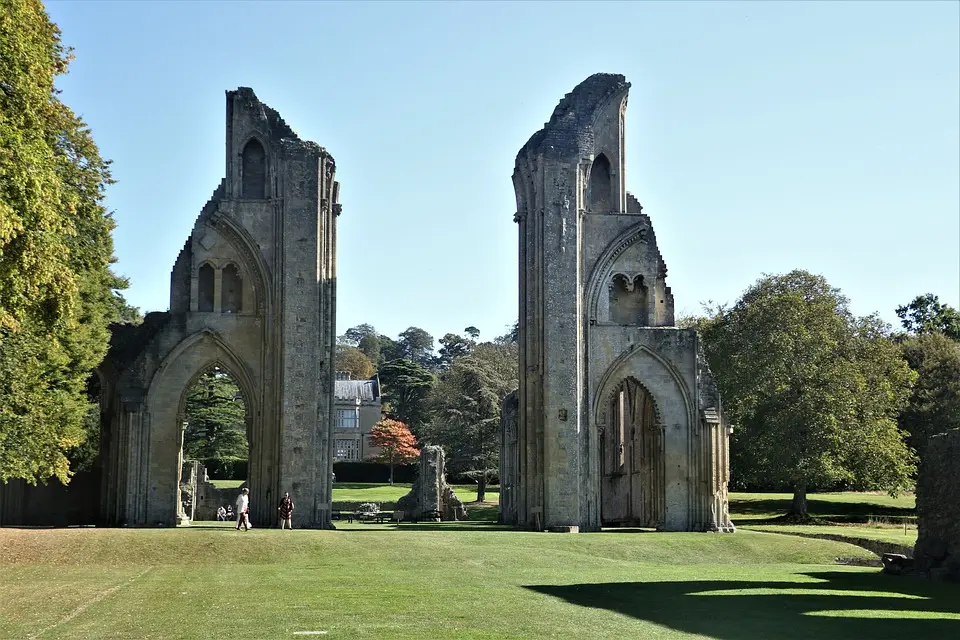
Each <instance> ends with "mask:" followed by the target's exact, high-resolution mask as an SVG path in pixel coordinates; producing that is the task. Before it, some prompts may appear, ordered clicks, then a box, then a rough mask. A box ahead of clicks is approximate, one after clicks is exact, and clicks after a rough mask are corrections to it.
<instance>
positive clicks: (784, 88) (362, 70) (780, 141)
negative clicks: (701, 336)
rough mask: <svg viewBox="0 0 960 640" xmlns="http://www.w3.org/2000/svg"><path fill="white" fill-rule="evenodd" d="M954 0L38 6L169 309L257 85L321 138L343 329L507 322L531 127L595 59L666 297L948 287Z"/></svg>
mask: <svg viewBox="0 0 960 640" xmlns="http://www.w3.org/2000/svg"><path fill="white" fill-rule="evenodd" d="M958 7H960V4H958V3H957V2H946V1H944V2H933V3H922V2H908V3H896V2H877V3H874V2H850V3H845V2H791V3H786V2H785V3H774V2H746V3H724V2H703V3H681V2H669V3H666V2H664V3H654V2H647V3H640V2H637V3H627V2H617V3H609V4H605V3H601V2H589V3H584V4H580V3H575V2H558V3H547V2H530V3H516V4H514V3H506V2H503V3H489V2H488V3H476V4H468V3H452V2H450V3H446V2H428V3H422V4H421V3H406V2H388V3H359V2H353V3H344V4H341V3H334V2H299V3H289V4H287V3H280V2H269V3H267V2H263V3H258V2H195V3H187V2H172V1H167V2H156V3H149V2H90V3H87V2H79V1H75V0H71V1H69V2H50V3H49V4H48V9H49V11H50V14H51V16H52V18H53V20H54V21H55V22H56V23H58V24H59V25H60V27H61V28H62V30H63V34H64V40H65V41H66V43H67V44H69V45H71V46H73V47H75V49H76V56H77V59H76V61H75V62H74V64H73V66H72V68H71V72H70V75H69V76H68V77H66V78H64V79H63V80H62V81H61V82H60V86H61V88H62V89H63V98H64V100H65V101H66V102H67V103H68V104H69V105H71V106H72V107H73V108H74V109H75V110H76V111H77V112H79V113H80V114H81V115H82V116H83V117H84V118H85V119H86V121H87V122H88V123H89V124H90V125H91V127H92V129H93V133H94V136H95V138H96V140H97V142H98V143H99V145H100V148H101V151H102V153H103V155H104V156H106V157H109V158H112V159H113V160H114V163H115V164H114V175H115V177H116V179H117V184H116V185H114V186H112V187H111V188H110V190H109V202H108V204H109V206H110V208H111V209H113V210H114V211H115V212H116V218H117V221H118V223H119V228H118V229H117V231H116V234H115V240H116V252H117V256H118V257H119V264H118V271H119V272H121V273H122V274H124V275H127V276H129V277H130V278H131V279H132V288H131V289H130V291H129V292H128V294H127V295H128V298H129V299H130V301H131V302H132V303H133V304H135V305H137V306H140V307H141V308H143V309H144V310H165V309H166V308H167V305H168V295H169V294H168V290H169V274H170V269H171V267H172V266H173V262H174V259H175V258H176V256H177V253H178V251H179V250H180V249H181V247H182V246H183V243H184V241H185V240H186V238H187V235H188V234H189V232H190V229H191V228H192V225H193V221H194V219H195V218H196V216H197V215H198V214H199V212H200V208H201V207H202V206H203V204H204V203H205V202H206V201H207V199H208V198H209V197H210V194H211V193H212V192H213V190H214V188H215V187H216V186H217V184H218V183H219V181H220V179H221V177H222V173H223V164H224V158H223V154H224V117H225V116H224V91H225V90H227V89H234V88H236V87H238V86H250V87H253V88H254V90H255V91H256V92H257V95H258V96H259V97H260V98H261V99H262V100H263V101H264V102H266V103H268V104H269V105H271V106H272V107H274V108H275V109H277V110H278V111H279V112H280V113H281V114H282V115H283V117H284V118H285V119H286V121H287V122H288V123H289V124H290V125H291V126H292V127H293V128H294V129H295V130H296V131H297V132H298V133H299V134H300V135H301V137H304V138H306V139H309V140H314V141H316V142H318V143H320V144H321V145H323V146H325V147H326V148H327V149H328V150H329V151H330V152H331V153H332V154H333V155H334V157H335V158H336V161H337V176H338V178H339V180H340V181H341V185H342V186H341V201H342V203H343V215H342V216H341V217H340V221H339V234H340V245H339V289H338V293H339V299H338V318H337V324H338V332H341V333H342V332H343V330H345V329H346V328H348V327H351V326H354V325H356V324H358V323H361V322H369V323H371V324H373V325H374V326H376V327H377V329H378V330H380V331H381V332H382V333H386V334H388V335H391V336H395V335H396V334H397V333H398V332H400V331H402V330H403V329H405V328H406V327H408V326H411V325H415V326H420V327H423V328H424V329H426V330H427V331H429V332H430V333H432V334H433V335H434V336H435V337H438V338H439V337H440V336H441V335H443V334H444V333H446V332H448V331H453V332H459V331H461V330H462V329H463V328H464V327H466V326H468V325H475V326H477V327H478V328H479V329H480V330H481V338H487V339H489V338H492V337H494V336H496V335H498V334H500V333H503V332H504V330H505V329H506V327H507V326H508V325H510V324H512V322H513V321H514V319H515V318H516V312H517V311H516V310H517V300H516V297H517V296H516V291H517V282H516V280H517V267H516V259H517V256H516V251H517V241H516V233H517V231H516V227H515V225H514V224H513V222H512V216H513V213H514V211H515V209H516V203H515V200H514V195H513V189H512V186H511V182H510V175H511V173H512V171H513V161H514V157H515V155H516V152H517V151H518V150H519V148H520V146H521V145H522V144H523V143H524V142H525V141H526V140H527V138H528V137H529V136H530V135H531V134H533V133H534V132H535V131H536V130H538V129H539V128H540V127H542V126H543V123H544V122H546V120H547V119H548V118H549V116H550V114H551V112H552V110H553V108H554V106H555V105H556V103H557V102H558V101H559V99H560V98H561V97H562V96H563V95H564V94H565V93H566V92H568V91H570V90H571V89H572V88H573V87H574V86H575V85H576V84H577V83H578V82H580V81H581V80H583V79H584V78H585V77H587V76H588V75H590V74H592V73H595V72H599V71H604V72H611V73H622V74H625V75H626V76H627V79H628V80H629V81H631V82H632V83H633V88H632V91H631V95H630V104H629V107H628V113H627V167H628V171H627V185H628V188H629V190H630V191H632V192H633V193H634V194H635V195H636V196H637V197H638V198H639V200H640V202H641V203H642V204H643V205H644V211H645V212H646V213H649V214H650V216H651V218H652V220H653V224H654V227H655V229H656V232H657V240H658V242H659V243H660V249H661V252H662V253H663V256H664V259H665V260H666V262H667V265H668V268H669V276H668V284H669V285H670V286H671V287H672V288H673V292H674V295H675V298H676V304H677V310H678V311H685V312H695V311H698V310H699V308H700V306H699V303H700V302H701V301H706V300H714V301H731V302H732V301H733V300H735V299H736V298H737V297H738V296H739V294H740V293H741V292H742V291H743V290H744V289H745V288H746V287H747V286H749V285H750V284H751V283H752V282H753V281H755V280H756V279H757V278H758V277H760V275H761V274H762V273H780V272H785V271H789V270H791V269H794V268H803V269H807V270H809V271H813V272H816V273H820V274H823V275H824V276H826V278H827V279H828V280H829V281H830V282H831V283H832V284H833V285H834V286H837V287H840V288H841V289H842V290H843V291H844V292H845V293H846V294H847V295H848V296H849V297H850V298H851V301H852V307H853V310H854V311H855V312H856V313H858V314H867V313H871V312H874V311H877V312H879V313H880V314H881V315H882V316H883V317H884V318H885V319H887V320H888V321H889V322H891V323H895V322H896V315H895V313H894V309H895V307H896V306H897V305H899V304H903V303H906V302H908V301H910V300H911V299H912V298H913V297H914V296H916V295H918V294H921V293H924V292H928V291H929V292H933V293H936V294H937V295H939V296H940V298H941V300H942V301H944V302H947V303H949V304H951V305H953V306H955V307H960V43H958V30H960V10H958Z"/></svg>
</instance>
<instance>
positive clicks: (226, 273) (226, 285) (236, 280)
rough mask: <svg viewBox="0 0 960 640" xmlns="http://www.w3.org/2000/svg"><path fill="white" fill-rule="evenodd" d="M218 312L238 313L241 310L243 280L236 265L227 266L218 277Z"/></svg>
mask: <svg viewBox="0 0 960 640" xmlns="http://www.w3.org/2000/svg"><path fill="white" fill-rule="evenodd" d="M220 310H221V311H223V313H240V311H242V310H243V280H242V279H241V278H240V270H239V269H237V267H236V265H233V264H228V265H227V266H225V267H224V268H223V273H222V274H221V275H220Z"/></svg>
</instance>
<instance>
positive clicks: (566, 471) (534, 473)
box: [500, 74, 734, 531]
mask: <svg viewBox="0 0 960 640" xmlns="http://www.w3.org/2000/svg"><path fill="white" fill-rule="evenodd" d="M629 89H630V84H629V83H628V82H626V80H625V78H624V77H623V76H622V75H613V74H595V75H593V76H590V77H589V78H587V79H586V80H584V81H583V82H582V83H580V84H579V85H578V86H577V87H576V88H575V89H574V90H573V91H572V92H571V93H569V94H567V95H566V96H565V97H564V98H563V99H562V100H561V101H560V104H558V105H557V107H556V109H555V110H554V112H553V115H552V116H551V118H550V121H549V122H547V124H546V125H545V126H544V128H543V129H542V130H541V131H539V132H537V133H535V134H534V135H533V136H532V137H531V138H530V140H529V141H528V142H527V143H526V144H525V145H524V146H523V148H522V149H521V150H520V152H519V153H518V155H517V159H516V167H515V170H514V173H513V184H514V190H515V192H516V198H517V213H516V216H515V217H514V221H515V222H516V223H517V224H518V226H519V234H520V255H519V266H520V270H519V276H520V325H519V344H520V388H519V390H518V391H517V392H516V394H514V395H511V396H508V398H507V400H506V401H505V403H504V407H503V413H502V427H503V439H502V447H501V463H500V483H501V494H500V495H501V498H500V500H501V521H503V522H505V523H510V524H516V525H519V526H523V527H527V528H532V529H536V530H544V529H547V530H555V531H596V530H599V529H600V527H601V526H611V525H620V526H639V527H654V528H657V529H661V530H666V531H733V529H734V528H733V524H732V523H731V521H730V518H729V515H728V508H727V484H728V480H729V457H728V450H729V435H730V430H729V428H728V426H727V425H726V424H725V423H724V418H723V413H722V411H721V406H720V398H719V394H718V392H717V390H716V388H715V386H714V384H713V381H712V379H711V374H710V371H709V368H708V366H707V363H706V360H705V359H704V357H703V354H702V351H701V348H700V345H699V343H698V337H697V334H696V332H695V331H694V330H693V329H678V328H676V327H674V326H673V324H674V308H673V295H672V293H671V291H670V287H668V286H667V283H666V276H667V267H666V264H665V263H664V261H663V258H662V257H661V255H660V252H659V251H658V249H657V242H656V236H655V235H654V232H653V226H652V225H651V222H650V218H649V217H648V216H647V215H646V214H644V213H643V209H642V207H641V206H640V203H639V202H638V201H637V199H636V198H634V197H633V196H632V195H631V194H629V193H628V192H627V191H626V158H625V154H624V125H625V115H626V107H627V94H628V92H629Z"/></svg>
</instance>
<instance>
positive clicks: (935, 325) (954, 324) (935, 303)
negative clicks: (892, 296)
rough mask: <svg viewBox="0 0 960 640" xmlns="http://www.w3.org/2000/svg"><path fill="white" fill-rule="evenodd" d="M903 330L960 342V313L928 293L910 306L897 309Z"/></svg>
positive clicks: (915, 299) (914, 300)
mask: <svg viewBox="0 0 960 640" xmlns="http://www.w3.org/2000/svg"><path fill="white" fill-rule="evenodd" d="M897 316H898V317H899V318H900V322H901V323H902V324H903V328H904V329H906V330H907V331H909V332H910V333H913V334H924V333H942V334H944V335H945V336H947V337H948V338H950V339H951V340H957V341H960V311H957V310H956V309H954V308H953V307H951V306H950V305H948V304H944V303H941V302H940V298H939V297H938V296H935V295H933V294H932V293H926V294H924V295H922V296H917V297H916V298H914V299H913V301H912V302H911V303H910V304H906V305H903V306H900V307H897Z"/></svg>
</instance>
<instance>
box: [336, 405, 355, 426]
mask: <svg viewBox="0 0 960 640" xmlns="http://www.w3.org/2000/svg"><path fill="white" fill-rule="evenodd" d="M334 426H335V427H336V428H337V429H356V428H357V427H359V426H360V424H359V421H358V420H357V411H356V409H337V417H336V422H335V423H334Z"/></svg>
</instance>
